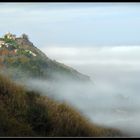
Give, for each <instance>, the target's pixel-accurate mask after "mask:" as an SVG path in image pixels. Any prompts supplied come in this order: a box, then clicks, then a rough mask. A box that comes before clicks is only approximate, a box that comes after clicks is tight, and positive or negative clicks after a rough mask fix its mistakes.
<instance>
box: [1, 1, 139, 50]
mask: <svg viewBox="0 0 140 140" xmlns="http://www.w3.org/2000/svg"><path fill="white" fill-rule="evenodd" d="M139 15H140V3H0V18H1V19H0V31H1V32H0V36H2V35H3V34H5V33H6V32H8V31H10V32H12V33H14V34H16V35H21V34H22V33H26V34H28V35H29V38H30V40H31V41H32V42H33V43H34V44H35V45H36V46H37V47H39V48H46V47H50V46H59V47H67V46H75V47H85V46H86V47H87V46H92V47H94V46H121V45H126V46H133V45H139V44H140V39H139V36H140V28H139V25H140V16H139Z"/></svg>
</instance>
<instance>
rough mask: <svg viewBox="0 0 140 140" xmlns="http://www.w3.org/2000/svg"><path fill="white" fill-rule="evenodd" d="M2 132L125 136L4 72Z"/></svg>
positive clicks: (0, 80)
mask: <svg viewBox="0 0 140 140" xmlns="http://www.w3.org/2000/svg"><path fill="white" fill-rule="evenodd" d="M0 136H19V137H21V136H22V137H24V136H33V137H38V136H51V137H58V136H67V137H72V136H76V137H104V136H122V134H121V133H120V132H119V131H118V130H115V129H110V128H102V127H99V126H97V125H94V124H92V123H90V122H89V121H88V120H87V119H86V118H83V117H82V116H81V115H80V114H79V113H78V112H77V111H76V110H74V109H73V108H71V107H70V106H68V105H66V104H62V103H57V102H55V101H53V100H51V99H49V98H48V97H44V96H41V95H40V94H39V93H36V92H34V91H27V90H26V89H25V88H24V87H22V86H19V85H17V84H15V83H13V82H12V81H11V80H9V79H8V78H7V77H3V76H2V75H0Z"/></svg>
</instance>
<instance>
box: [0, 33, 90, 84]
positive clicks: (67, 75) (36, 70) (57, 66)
mask: <svg viewBox="0 0 140 140" xmlns="http://www.w3.org/2000/svg"><path fill="white" fill-rule="evenodd" d="M0 66H1V68H2V69H3V71H4V72H6V73H7V74H9V75H11V77H12V78H14V79H22V78H29V77H33V78H43V79H51V80H60V79H61V80H62V79H71V80H78V81H79V80H80V81H89V80H90V78H89V77H88V76H86V75H83V74H81V73H79V72H78V71H76V70H74V69H73V68H71V67H68V66H66V65H64V64H61V63H59V62H56V61H55V60H51V59H50V58H48V57H47V56H46V55H45V54H44V53H43V52H41V51H40V50H39V49H38V48H37V47H35V46H34V45H33V43H32V42H30V40H29V38H28V36H27V35H26V34H22V36H21V37H16V35H13V34H11V33H8V34H5V35H4V36H3V37H2V38H0Z"/></svg>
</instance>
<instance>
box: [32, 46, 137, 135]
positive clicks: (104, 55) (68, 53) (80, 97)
mask: <svg viewBox="0 0 140 140" xmlns="http://www.w3.org/2000/svg"><path fill="white" fill-rule="evenodd" d="M44 51H45V52H46V54H47V55H48V56H49V57H50V58H54V59H56V60H58V61H59V62H62V63H65V64H67V65H69V66H72V67H74V68H75V69H77V70H79V71H80V72H82V73H84V74H87V75H89V76H90V77H91V78H92V80H93V83H94V84H93V85H85V86H83V85H81V84H79V86H77V85H76V84H73V83H70V84H69V85H70V87H69V86H66V85H65V84H64V83H62V84H59V85H58V87H61V88H58V89H57V90H56V91H57V92H56V93H55V94H54V95H53V96H54V97H57V98H58V99H61V100H64V101H67V102H69V103H71V104H72V105H74V106H75V107H76V108H78V109H80V110H81V112H83V113H84V114H85V115H86V116H88V117H89V118H90V119H91V120H92V121H93V122H95V123H98V124H101V125H105V126H111V127H115V128H119V129H121V130H122V131H124V132H127V133H129V134H130V135H132V136H139V134H140V121H139V117H140V111H139V107H140V103H139V101H140V94H139V91H140V85H139V83H140V78H139V73H140V47H139V46H113V47H86V48H79V47H67V48H65V47H49V48H47V49H46V50H44ZM39 83H41V84H42V82H39ZM44 83H45V82H44ZM34 84H35V83H34ZM35 85H37V84H35ZM47 85H48V84H47ZM40 86H41V85H40ZM41 87H42V86H41ZM44 87H45V86H44ZM55 87H57V86H55ZM81 87H82V88H81ZM44 91H45V90H44ZM44 93H45V92H44ZM128 126H131V127H130V128H129V127H128Z"/></svg>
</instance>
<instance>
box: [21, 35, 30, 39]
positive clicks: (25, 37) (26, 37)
mask: <svg viewBox="0 0 140 140" xmlns="http://www.w3.org/2000/svg"><path fill="white" fill-rule="evenodd" d="M21 37H22V38H23V39H25V40H29V37H28V35H26V34H22V35H21Z"/></svg>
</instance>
